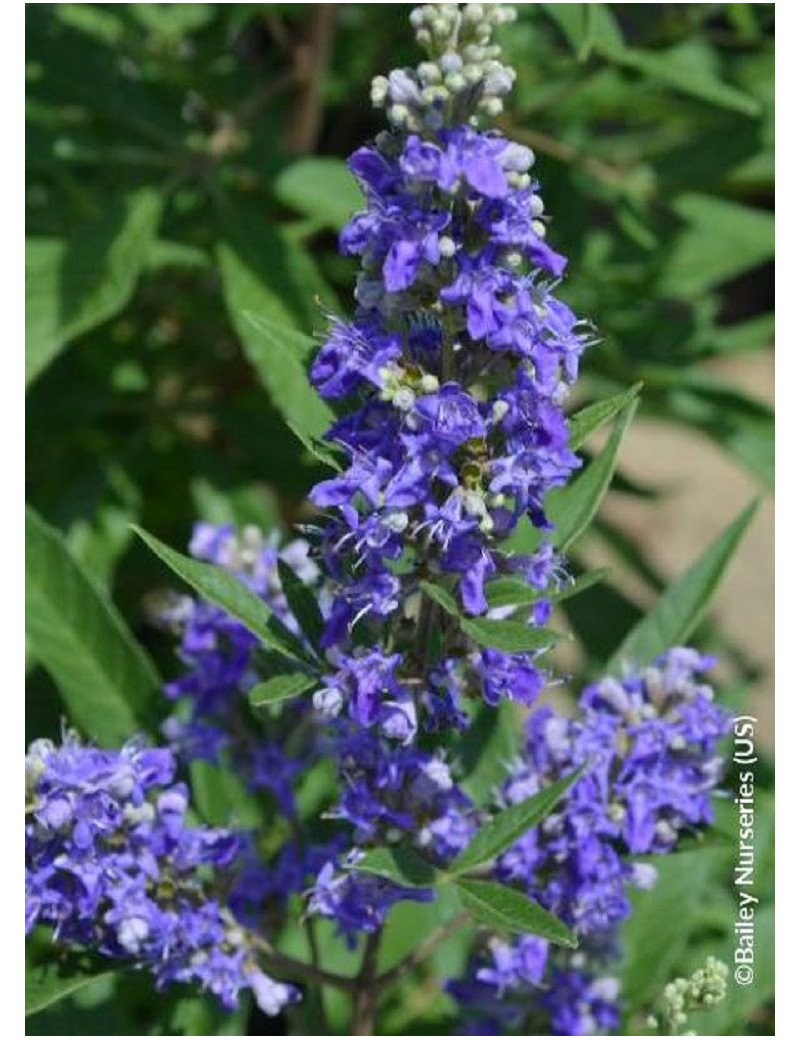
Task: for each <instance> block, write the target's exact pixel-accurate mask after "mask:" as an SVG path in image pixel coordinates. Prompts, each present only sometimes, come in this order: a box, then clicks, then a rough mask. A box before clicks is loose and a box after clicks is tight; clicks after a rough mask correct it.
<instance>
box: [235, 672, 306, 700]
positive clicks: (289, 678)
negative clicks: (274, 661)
mask: <svg viewBox="0 0 800 1040" xmlns="http://www.w3.org/2000/svg"><path fill="white" fill-rule="evenodd" d="M315 685H318V683H316V682H315V680H314V679H312V678H311V676H309V675H303V674H302V673H300V672H295V673H293V674H292V675H275V676H273V677H272V678H271V679H267V681H266V682H261V683H258V684H257V685H256V686H254V687H253V688H252V690H250V691H249V693H248V694H247V698H248V700H249V701H250V703H251V704H252V706H253V707H254V708H266V707H268V706H269V705H270V704H280V702H281V701H288V700H290V699H291V698H292V697H298V696H299V695H300V694H301V693H305V692H306V690H310V689H311V688H312V686H315Z"/></svg>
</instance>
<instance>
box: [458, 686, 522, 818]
mask: <svg viewBox="0 0 800 1040" xmlns="http://www.w3.org/2000/svg"><path fill="white" fill-rule="evenodd" d="M518 728H519V727H518V723H517V712H516V708H515V705H514V704H512V703H510V702H509V701H501V702H500V703H499V704H498V705H497V707H491V706H490V705H488V704H485V703H481V704H480V706H479V707H478V710H477V712H476V715H475V718H474V719H473V721H472V724H471V725H470V727H469V729H468V730H467V731H466V733H465V734H464V736H463V737H462V738H461V740H459V742H458V745H457V748H456V751H457V754H458V763H459V767H460V770H461V774H462V780H461V787H462V788H463V789H464V790H465V791H466V792H467V794H468V795H469V796H470V798H471V799H472V800H473V801H474V802H475V804H476V805H484V804H486V802H487V801H488V800H489V796H490V795H491V793H492V792H493V791H494V789H495V788H496V787H497V785H498V784H499V783H500V781H501V780H502V779H503V777H504V775H505V769H506V765H505V764H506V763H507V762H510V761H511V759H512V758H513V756H514V754H515V752H516V751H517V746H518V743H517V742H518V739H519V737H518Z"/></svg>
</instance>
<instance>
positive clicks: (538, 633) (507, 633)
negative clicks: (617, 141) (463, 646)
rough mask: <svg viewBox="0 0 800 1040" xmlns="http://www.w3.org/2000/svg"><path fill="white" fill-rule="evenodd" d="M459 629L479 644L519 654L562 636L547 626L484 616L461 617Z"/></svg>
mask: <svg viewBox="0 0 800 1040" xmlns="http://www.w3.org/2000/svg"><path fill="white" fill-rule="evenodd" d="M461 631H462V632H464V634H465V635H468V636H469V637H470V639H474V640H475V642H476V643H480V644H481V646H490V647H493V648H494V649H496V650H504V651H505V652H506V653H508V654H521V653H525V652H526V651H528V650H541V649H542V648H544V647H548V646H552V645H553V644H554V643H557V642H558V641H559V640H560V639H562V638H563V636H561V635H560V634H559V633H558V632H553V631H552V630H551V629H549V628H533V627H532V626H531V625H526V624H524V623H523V622H521V621H492V620H489V619H486V618H475V619H473V618H462V619H461Z"/></svg>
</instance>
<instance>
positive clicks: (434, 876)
mask: <svg viewBox="0 0 800 1040" xmlns="http://www.w3.org/2000/svg"><path fill="white" fill-rule="evenodd" d="M348 869H349V870H359V871H361V872H362V873H365V874H377V876H378V877H382V878H387V879H388V880H389V881H394V882H395V884H398V885H406V886H408V887H409V888H428V887H429V886H430V885H435V884H437V883H438V880H439V878H440V874H439V871H438V870H437V869H436V867H434V865H433V864H432V863H429V862H428V861H427V860H425V859H423V858H422V856H420V855H419V853H417V852H415V851H414V850H413V849H409V848H404V847H403V846H402V845H391V846H385V847H383V848H379V849H370V851H369V852H367V853H366V854H365V855H364V856H362V857H361V859H360V860H358V862H357V863H353V864H351V865H350V866H349V867H348Z"/></svg>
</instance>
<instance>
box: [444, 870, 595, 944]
mask: <svg viewBox="0 0 800 1040" xmlns="http://www.w3.org/2000/svg"><path fill="white" fill-rule="evenodd" d="M453 886H454V887H455V889H456V891H457V892H458V895H459V898H460V899H461V902H462V903H463V905H464V908H465V909H466V910H469V912H470V913H471V914H472V916H473V917H474V918H475V920H476V921H477V922H478V923H479V924H482V925H486V927H487V928H491V929H492V930H493V931H498V932H521V933H523V934H525V935H540V936H541V937H542V938H543V939H547V941H548V942H551V943H555V944H556V945H557V946H568V947H570V948H572V949H574V948H575V947H576V946H577V945H578V943H577V940H576V938H575V936H574V935H573V934H572V932H571V931H570V930H569V928H567V926H566V925H565V924H562V922H561V921H559V919H558V918H557V917H556V916H555V915H554V914H551V913H550V912H549V911H547V910H545V909H544V908H543V907H541V906H540V905H539V904H538V903H535V902H534V901H533V900H532V899H529V898H528V896H526V895H524V894H523V893H522V892H518V891H517V890H516V889H515V888H509V887H508V886H506V885H498V884H497V883H496V882H494V881H474V880H473V879H471V878H458V879H457V880H455V881H454V882H453Z"/></svg>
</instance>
